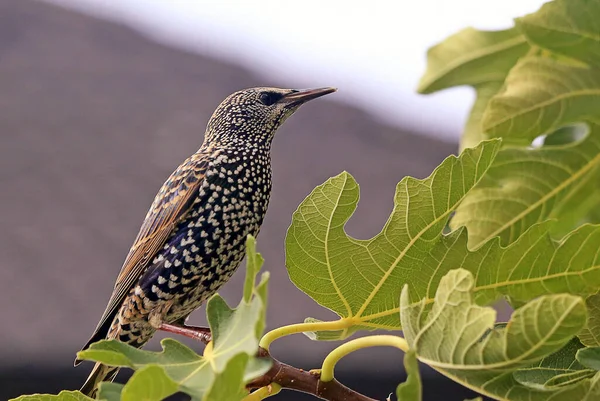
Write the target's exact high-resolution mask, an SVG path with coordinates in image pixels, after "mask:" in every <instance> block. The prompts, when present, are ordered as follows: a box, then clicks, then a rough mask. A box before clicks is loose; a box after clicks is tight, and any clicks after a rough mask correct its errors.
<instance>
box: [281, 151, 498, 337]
mask: <svg viewBox="0 0 600 401" xmlns="http://www.w3.org/2000/svg"><path fill="white" fill-rule="evenodd" d="M498 147H499V143H498V142H496V141H487V142H483V143H482V144H480V145H479V146H478V147H476V148H473V149H466V150H465V151H464V152H463V153H462V154H461V155H460V156H459V157H458V158H456V157H454V156H451V157H449V158H447V159H446V160H445V161H444V162H443V163H442V164H441V165H440V166H439V167H438V168H437V169H436V170H435V171H434V173H433V174H432V175H431V176H430V177H429V178H427V179H425V180H416V179H413V178H410V177H408V178H405V179H403V180H402V181H401V182H400V183H399V184H398V186H397V188H396V195H395V199H394V210H393V211H392V214H391V216H390V218H389V219H388V221H387V223H386V224H385V227H384V228H383V231H382V232H381V233H380V234H378V235H376V236H375V237H373V238H372V239H370V240H357V239H354V238H351V237H349V236H348V235H347V234H346V233H345V232H344V225H345V223H346V221H348V219H349V218H350V216H351V215H352V213H353V212H354V210H355V209H356V205H357V202H358V195H359V192H358V185H357V184H356V181H354V179H353V178H352V177H351V176H350V175H349V174H348V173H342V174H340V175H339V176H337V177H334V178H332V179H330V180H328V181H327V182H326V183H325V184H323V185H320V186H319V187H317V188H316V189H315V190H314V191H313V192H312V193H311V194H310V195H309V196H308V197H307V198H306V200H304V201H303V202H302V203H301V204H300V206H299V207H298V209H297V211H296V212H295V213H294V215H293V218H292V224H291V226H290V228H289V230H288V234H287V237H286V265H287V267H288V273H289V275H290V278H291V280H292V281H293V282H294V284H295V285H296V286H297V287H298V288H300V289H301V290H302V291H304V292H305V293H307V294H308V295H309V296H311V297H312V298H313V299H314V300H315V301H316V302H318V303H319V304H321V305H323V306H325V307H327V308H329V309H331V310H332V311H334V312H335V313H337V314H338V315H339V316H341V317H342V318H344V319H345V322H346V323H347V324H346V328H345V329H344V331H343V332H342V333H341V335H340V337H338V338H343V337H344V336H346V335H348V334H349V333H350V332H351V331H355V330H358V329H376V328H384V329H399V327H400V321H399V319H398V315H397V310H398V306H399V305H398V299H399V295H400V291H401V287H402V285H403V284H404V283H407V282H411V283H412V284H413V286H414V287H416V288H418V289H420V290H422V291H423V292H424V291H425V289H426V288H427V286H428V282H429V281H428V276H427V275H426V274H424V273H423V269H424V267H423V266H422V264H421V261H422V260H423V259H424V258H425V256H426V255H427V254H428V253H429V252H430V251H431V249H432V248H434V247H435V245H436V244H437V243H438V242H439V241H440V240H441V238H442V231H443V229H444V227H445V225H446V223H447V220H448V217H449V216H450V213H452V211H453V210H454V209H455V208H456V207H457V206H458V204H459V203H460V202H461V200H462V199H463V198H464V197H465V195H466V193H467V192H468V191H469V190H470V189H471V188H472V187H473V186H474V185H475V184H476V183H477V182H478V181H479V180H480V179H481V177H482V176H483V174H484V173H485V171H486V170H487V168H488V167H489V166H490V164H491V162H492V160H493V159H494V157H495V155H496V152H497V150H498Z"/></svg>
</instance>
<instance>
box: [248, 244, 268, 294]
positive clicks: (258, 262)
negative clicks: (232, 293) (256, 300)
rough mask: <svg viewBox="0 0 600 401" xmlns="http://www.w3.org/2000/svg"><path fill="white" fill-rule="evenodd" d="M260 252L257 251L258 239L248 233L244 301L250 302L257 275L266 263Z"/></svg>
mask: <svg viewBox="0 0 600 401" xmlns="http://www.w3.org/2000/svg"><path fill="white" fill-rule="evenodd" d="M264 261H265V260H264V259H263V257H262V255H261V254H260V253H257V252H256V239H255V238H254V237H253V236H252V235H248V238H247V239H246V279H245V281H244V301H246V302H250V299H251V298H252V291H253V290H254V284H255V281H256V276H257V275H258V272H259V271H260V268H261V267H262V265H263V263H264Z"/></svg>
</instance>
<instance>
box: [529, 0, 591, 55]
mask: <svg viewBox="0 0 600 401" xmlns="http://www.w3.org/2000/svg"><path fill="white" fill-rule="evenodd" d="M598 15H600V3H598V2H597V1H593V0H554V1H551V2H548V3H546V4H544V5H543V6H542V7H541V8H540V9H539V10H538V11H537V12H535V13H533V14H529V15H527V16H525V17H523V18H519V19H517V25H518V27H519V29H520V30H521V32H523V34H525V36H526V37H527V40H528V41H529V42H531V43H532V44H534V45H536V46H539V47H542V48H544V49H548V50H550V51H552V52H555V53H558V54H562V55H564V56H568V57H572V58H574V59H578V60H581V61H584V62H586V63H589V64H592V65H596V66H600V22H599V21H598Z"/></svg>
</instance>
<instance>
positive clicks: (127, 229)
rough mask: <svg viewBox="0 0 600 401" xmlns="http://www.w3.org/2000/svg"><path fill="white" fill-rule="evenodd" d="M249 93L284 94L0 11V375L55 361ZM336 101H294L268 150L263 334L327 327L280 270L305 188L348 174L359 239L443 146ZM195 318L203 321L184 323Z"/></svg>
mask: <svg viewBox="0 0 600 401" xmlns="http://www.w3.org/2000/svg"><path fill="white" fill-rule="evenodd" d="M330 84H331V85H334V86H335V85H336V83H335V82H331V83H330ZM259 85H260V86H270V85H273V86H281V87H294V86H295V85H294V82H281V81H277V80H276V79H274V78H272V77H265V76H262V75H261V74H260V71H255V72H250V70H249V69H246V68H242V67H239V66H234V65H230V64H226V63H223V62H220V61H217V60H214V59H210V58H206V57H203V56H201V55H197V54H190V53H186V52H184V51H181V50H177V49H173V48H168V47H165V46H163V45H160V44H157V43H154V42H152V41H150V40H149V39H147V38H145V37H143V36H142V35H140V34H139V33H137V32H135V31H133V30H132V29H130V28H128V27H125V26H122V25H118V24H115V23H111V22H107V21H101V20H98V19H94V18H91V17H89V16H85V15H82V14H78V13H75V12H73V11H69V10H65V9H61V8H58V7H56V6H52V5H48V4H46V3H41V2H36V1H30V0H27V1H26V0H2V1H1V2H0V89H1V91H0V138H1V145H0V183H1V185H2V190H1V191H0V204H1V205H2V213H1V214H0V222H1V227H2V229H1V230H0V236H1V237H0V255H1V256H2V274H3V279H2V280H1V281H0V304H1V305H2V308H1V309H2V312H1V314H2V315H1V316H2V329H1V330H0V347H1V350H2V360H1V362H0V367H1V368H5V369H7V368H10V367H14V366H19V367H21V369H25V371H27V369H28V367H32V366H33V365H35V366H37V367H39V366H59V367H60V368H68V367H69V366H70V364H71V362H72V360H73V357H74V354H75V352H76V351H78V350H79V348H80V347H81V346H82V345H83V343H84V342H85V341H86V340H87V338H88V336H89V335H90V334H91V332H92V330H93V329H94V327H95V325H96V323H97V320H98V319H99V317H100V315H101V313H102V311H103V310H104V307H105V303H106V301H107V299H108V297H109V295H110V292H111V290H112V286H113V282H114V279H115V277H116V275H117V273H118V271H119V269H120V266H121V263H122V261H123V258H124V257H125V255H126V253H127V251H128V249H129V246H130V245H131V243H132V241H133V239H134V237H135V235H136V233H137V230H138V228H139V226H140V224H141V221H142V219H143V217H144V215H145V213H146V210H147V208H148V207H149V205H150V202H151V201H152V199H153V197H154V195H155V193H156V191H157V190H158V188H159V187H160V185H161V184H162V182H163V181H164V180H165V178H166V177H167V176H168V175H169V174H170V172H171V171H172V170H173V169H174V168H175V167H176V166H177V165H178V164H179V163H180V162H181V161H182V160H183V159H184V158H185V157H187V156H188V155H189V154H191V153H193V152H194V151H195V150H196V149H197V148H198V147H199V146H200V144H201V142H202V133H203V131H204V127H205V125H206V122H207V120H208V118H209V116H210V115H211V113H212V111H213V110H214V108H215V107H216V106H217V105H218V104H219V103H220V102H221V100H222V99H224V98H225V97H226V96H227V95H228V94H230V93H231V92H234V91H236V90H238V89H241V88H245V87H250V86H259ZM343 96H344V90H343V88H340V91H339V93H337V94H334V95H331V96H329V97H328V98H327V99H325V98H324V99H320V100H318V101H315V102H313V103H311V104H308V105H306V106H304V107H303V108H302V109H301V110H300V111H299V112H298V113H297V114H296V115H295V116H294V117H292V118H291V119H290V120H288V122H286V124H285V126H284V127H283V128H282V129H281V130H280V132H279V134H278V137H277V138H276V139H275V143H274V150H273V163H274V166H273V169H274V191H273V194H272V203H271V206H270V209H269V213H268V215H267V218H266V222H265V226H264V228H263V231H262V232H261V235H260V237H259V242H258V244H259V250H260V251H261V252H262V253H263V255H264V257H265V259H266V264H265V269H266V270H269V271H271V273H272V281H271V286H270V299H271V304H270V309H269V314H268V324H269V327H274V326H279V325H283V324H290V323H295V322H299V321H302V320H303V319H304V318H305V317H306V316H314V317H319V318H324V319H328V318H329V319H331V318H332V316H331V314H330V313H329V312H327V311H324V310H323V309H322V308H320V307H318V306H317V305H315V304H314V303H313V302H312V300H310V299H309V298H308V297H306V296H305V295H304V294H303V293H301V292H300V291H299V290H297V289H296V288H295V287H294V286H293V285H292V284H291V283H290V282H289V280H288V279H287V274H286V271H285V266H284V252H283V241H284V236H285V231H286V228H287V226H288V225H289V223H290V219H291V215H292V212H293V211H294V210H295V208H296V207H297V205H298V204H299V203H300V202H301V201H302V199H303V198H304V197H305V196H306V195H307V194H308V193H309V192H310V191H311V190H312V189H313V188H314V187H315V186H316V185H318V184H321V183H322V182H323V181H324V180H326V179H327V178H329V177H330V176H332V175H336V174H338V173H339V172H341V171H342V170H348V171H350V173H352V174H353V175H354V176H355V178H356V179H357V181H358V182H359V183H360V184H361V191H362V200H361V204H360V207H359V209H358V211H357V213H356V215H355V216H354V217H353V219H352V221H351V222H350V223H349V225H348V231H349V233H350V234H352V235H353V236H356V237H360V238H368V237H370V236H372V235H374V234H376V233H377V232H378V231H379V230H380V229H381V227H382V225H383V223H384V222H385V220H386V219H387V216H388V215H389V213H390V211H391V209H392V196H393V192H394V189H395V185H396V183H397V182H398V181H399V180H400V179H401V178H402V177H404V176H405V175H412V176H416V177H425V176H427V175H429V173H430V172H431V170H432V169H433V168H434V167H435V166H436V165H437V164H438V163H439V162H440V161H441V160H442V159H443V158H444V157H446V156H447V155H448V154H450V153H453V152H454V151H455V149H456V145H455V144H452V143H445V142H441V141H439V140H436V139H432V138H431V137H427V136H420V135H417V134H415V133H411V132H406V131H404V130H402V129H398V128H395V127H390V126H386V125H382V124H381V123H380V122H379V121H377V120H376V119H374V118H373V117H372V116H370V115H368V114H366V113H365V112H363V111H361V110H358V109H356V108H352V107H349V106H346V105H341V104H338V103H336V102H335V101H334V100H335V98H336V97H343ZM242 281H243V272H242V273H241V274H236V276H235V277H234V280H233V282H232V283H230V284H228V285H227V286H225V288H224V289H223V291H222V293H223V294H224V296H225V297H226V298H227V299H228V300H229V301H231V302H237V299H238V298H239V296H240V294H241V285H242ZM203 322H204V319H203V312H197V313H196V314H195V315H194V316H193V317H192V323H196V324H202V323H203ZM156 343H157V341H156V340H155V341H154V342H153V344H154V346H156ZM290 345H293V347H290ZM306 347H312V348H314V349H315V350H316V351H315V352H314V353H312V352H307V351H306ZM331 348H332V344H318V343H314V342H311V341H309V340H308V339H306V338H304V337H303V336H296V337H295V338H294V339H293V340H288V339H286V340H284V341H282V342H281V344H276V346H275V347H274V349H275V350H276V352H278V353H279V355H280V356H281V357H282V358H284V359H285V357H288V358H291V359H293V360H296V361H300V362H302V361H304V363H314V362H315V361H318V360H319V358H322V357H323V355H324V353H325V351H326V350H327V349H331ZM386 354H389V352H387V351H383V350H374V351H372V352H371V351H370V352H369V354H368V355H366V354H364V353H363V354H360V355H358V356H356V357H353V358H354V359H352V358H350V362H347V364H346V365H345V364H344V363H343V364H342V365H341V369H343V368H344V366H345V367H346V368H348V369H352V368H355V367H356V366H359V365H361V366H363V367H364V368H365V369H366V368H367V367H369V369H373V368H375V369H379V368H382V367H383V366H388V367H389V366H393V367H398V366H400V362H399V360H398V359H394V360H391V358H389V355H388V356H386ZM307 355H311V358H312V359H310V358H309V357H307ZM384 356H386V357H385V358H384ZM288 360H289V359H288ZM384 360H386V362H382V361H384ZM308 367H312V366H308ZM32 369H33V368H32ZM76 374H77V375H81V376H84V375H85V374H87V369H86V368H82V369H81V368H80V369H77V373H76ZM36 390H39V391H42V390H43V389H39V388H38V389H36ZM386 394H387V393H386Z"/></svg>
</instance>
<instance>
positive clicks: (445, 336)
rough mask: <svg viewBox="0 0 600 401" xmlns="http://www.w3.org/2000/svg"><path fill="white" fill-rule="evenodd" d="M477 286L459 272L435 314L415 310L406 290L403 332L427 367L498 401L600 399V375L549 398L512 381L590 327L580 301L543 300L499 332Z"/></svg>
mask: <svg viewBox="0 0 600 401" xmlns="http://www.w3.org/2000/svg"><path fill="white" fill-rule="evenodd" d="M473 286H474V278H473V275H472V274H471V273H470V272H468V271H466V270H463V269H458V270H453V271H451V272H449V273H448V274H447V275H445V276H444V277H443V279H442V280H441V282H440V285H439V287H438V290H437V292H436V296H435V302H434V303H433V305H432V306H431V307H428V306H427V305H426V303H425V302H420V303H413V302H411V296H410V295H409V288H408V285H406V286H405V287H404V289H403V290H402V295H401V307H400V309H401V314H400V315H401V319H402V327H403V330H404V334H405V338H406V340H407V341H408V343H409V346H410V347H411V348H414V349H415V350H416V352H417V356H418V358H419V360H420V361H422V362H424V363H426V364H428V365H430V366H431V367H433V368H434V369H436V370H438V371H440V372H441V373H443V374H445V375H447V376H448V377H450V378H451V379H453V380H455V381H457V382H459V383H461V384H463V385H465V386H467V387H469V388H472V389H474V390H476V391H479V392H481V393H482V394H484V395H487V396H489V397H492V398H496V399H505V400H518V401H520V400H523V401H524V400H528V401H536V400H540V401H541V400H561V399H585V398H586V397H587V396H588V395H590V394H594V395H595V394H597V393H598V392H599V391H600V389H599V384H598V381H599V377H600V376H599V375H598V374H595V375H594V376H593V377H592V378H591V379H581V380H580V381H578V382H577V383H575V384H574V385H571V386H566V387H561V388H559V389H555V390H550V391H548V390H545V391H542V390H539V389H535V388H531V387H529V386H524V385H522V384H520V383H518V382H517V381H516V380H515V378H514V377H513V372H514V371H516V370H517V369H520V368H523V367H525V366H528V365H532V364H535V363H538V362H539V361H540V360H542V359H543V358H544V357H547V356H548V355H550V354H552V353H554V352H557V351H559V350H560V349H561V348H562V347H563V346H565V345H567V343H568V342H569V341H570V340H571V339H572V338H573V336H574V335H575V334H576V333H577V332H578V331H579V330H580V329H581V328H582V327H583V326H584V324H585V319H586V310H585V305H584V302H583V300H582V299H581V298H580V297H577V296H573V295H569V294H557V295H548V296H542V297H539V298H537V299H535V300H533V301H531V302H529V303H527V304H526V305H525V306H523V307H521V308H519V309H517V310H516V311H515V312H514V313H513V316H512V318H511V319H510V321H509V322H508V324H506V325H504V326H500V327H496V326H495V325H494V323H495V318H496V312H495V310H493V309H492V308H489V307H481V306H478V305H476V304H475V303H474V300H473V295H472V293H471V291H472V289H473ZM590 399H591V398H590Z"/></svg>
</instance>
